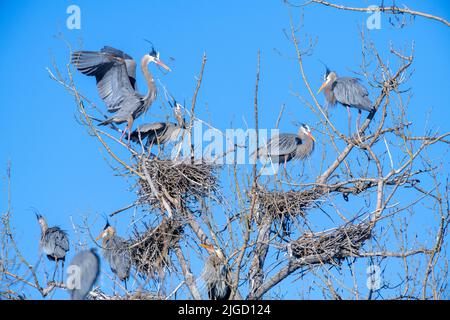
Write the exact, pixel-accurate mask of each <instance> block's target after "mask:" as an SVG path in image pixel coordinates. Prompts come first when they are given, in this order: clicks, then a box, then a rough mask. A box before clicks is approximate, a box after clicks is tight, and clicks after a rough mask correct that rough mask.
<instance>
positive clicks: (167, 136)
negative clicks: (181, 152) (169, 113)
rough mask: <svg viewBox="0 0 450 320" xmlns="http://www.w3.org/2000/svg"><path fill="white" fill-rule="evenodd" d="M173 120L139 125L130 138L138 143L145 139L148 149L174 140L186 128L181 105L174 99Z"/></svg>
mask: <svg viewBox="0 0 450 320" xmlns="http://www.w3.org/2000/svg"><path fill="white" fill-rule="evenodd" d="M171 106H172V108H173V113H174V116H175V119H177V123H175V122H153V123H146V124H143V125H141V126H139V127H138V128H137V129H136V130H134V131H133V132H132V133H131V140H132V141H134V142H136V143H139V142H140V141H142V142H143V141H144V140H145V139H147V142H146V145H147V146H148V148H149V149H150V148H151V147H152V146H153V145H164V144H165V143H167V142H173V141H176V140H177V139H178V138H179V137H180V134H181V133H182V131H183V130H185V129H186V124H185V120H184V118H183V115H182V111H181V106H180V104H179V103H177V102H176V101H175V102H174V104H173V105H172V104H171Z"/></svg>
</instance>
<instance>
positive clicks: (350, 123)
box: [347, 106, 352, 137]
mask: <svg viewBox="0 0 450 320" xmlns="http://www.w3.org/2000/svg"><path fill="white" fill-rule="evenodd" d="M347 114H348V136H349V137H351V136H352V114H351V112H350V107H349V106H347Z"/></svg>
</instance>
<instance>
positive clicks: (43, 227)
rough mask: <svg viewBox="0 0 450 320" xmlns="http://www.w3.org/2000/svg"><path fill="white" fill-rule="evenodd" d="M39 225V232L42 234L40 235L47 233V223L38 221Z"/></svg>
mask: <svg viewBox="0 0 450 320" xmlns="http://www.w3.org/2000/svg"><path fill="white" fill-rule="evenodd" d="M39 225H40V226H41V232H42V234H44V233H45V232H46V231H47V229H48V225H47V222H45V221H39Z"/></svg>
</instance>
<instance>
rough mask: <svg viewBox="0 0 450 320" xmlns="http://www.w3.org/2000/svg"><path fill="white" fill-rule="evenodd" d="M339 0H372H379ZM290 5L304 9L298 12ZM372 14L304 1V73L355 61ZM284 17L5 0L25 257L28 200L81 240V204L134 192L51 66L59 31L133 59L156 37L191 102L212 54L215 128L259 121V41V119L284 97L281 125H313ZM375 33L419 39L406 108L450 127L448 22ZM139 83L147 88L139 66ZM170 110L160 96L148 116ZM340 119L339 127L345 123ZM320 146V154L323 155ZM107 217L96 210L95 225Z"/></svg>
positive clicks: (181, 95) (31, 253) (267, 9)
mask: <svg viewBox="0 0 450 320" xmlns="http://www.w3.org/2000/svg"><path fill="white" fill-rule="evenodd" d="M339 2H345V3H353V4H355V3H357V4H359V5H369V4H372V3H375V2H376V1H372V2H366V1H362V2H361V1H339ZM402 2H404V3H405V4H407V5H408V6H410V7H411V8H414V9H415V10H420V11H425V12H429V13H433V14H437V15H440V16H443V17H444V18H446V19H449V18H450V3H449V2H448V1H406V0H405V1H402ZM361 3H362V4H361ZM70 4H76V5H78V6H79V7H80V8H81V30H68V29H67V28H66V19H67V17H68V15H67V14H66V8H67V7H68V5H70ZM294 13H295V17H296V18H298V12H297V11H295V12H294ZM367 16H368V15H367V14H364V13H353V12H337V11H336V10H332V9H328V8H325V7H319V6H311V7H308V8H306V9H305V16H304V18H305V19H304V29H303V31H302V34H306V33H307V34H309V35H311V36H313V37H317V40H318V43H317V46H316V48H315V51H314V54H313V55H312V56H309V57H306V58H305V68H306V72H307V74H308V76H309V79H310V81H311V83H312V84H313V85H314V87H315V88H318V87H319V86H320V84H321V79H322V75H323V67H322V65H321V63H320V61H319V60H322V61H325V62H326V63H327V64H328V65H329V66H330V67H332V68H333V69H335V70H336V71H337V72H338V73H340V74H349V73H350V72H351V70H358V66H359V63H360V61H361V50H360V48H361V42H360V39H359V37H358V28H359V25H361V24H363V23H365V20H366V18H367ZM287 28H289V15H288V10H287V8H286V7H285V6H284V5H283V3H282V1H256V0H253V1H234V0H233V1H206V0H204V1H200V0H199V1H182V0H178V1H128V2H124V1H81V0H78V1H21V2H17V1H2V3H1V4H0V33H1V40H0V41H1V42H2V45H1V48H2V49H1V51H0V66H1V68H0V70H1V71H2V76H1V80H0V81H1V82H0V97H1V104H2V105H1V107H0V119H2V125H1V128H0V136H1V137H2V142H1V144H0V177H1V178H2V179H1V180H0V210H1V211H2V212H3V210H5V209H6V199H7V197H6V190H7V189H6V181H5V179H4V177H5V174H4V173H5V171H6V166H7V162H8V161H11V163H12V204H13V210H14V219H13V226H14V228H15V230H16V236H17V239H18V242H19V244H20V247H21V249H22V250H23V253H24V254H25V256H26V257H27V258H29V260H30V261H31V262H33V263H34V262H35V261H36V260H37V257H38V255H37V252H38V239H39V227H38V224H37V222H36V220H35V218H34V215H33V213H32V211H30V208H31V207H35V208H37V209H39V210H40V211H41V213H42V214H44V215H45V216H46V217H47V219H48V221H49V224H50V225H60V226H61V227H63V228H64V229H66V230H68V232H69V235H70V236H71V238H72V239H73V238H74V234H73V230H72V227H71V223H70V220H69V217H74V219H75V220H77V219H78V221H80V217H81V216H83V215H92V216H95V215H101V214H108V213H109V212H111V211H114V210H116V209H117V208H120V207H122V206H124V205H127V204H129V203H131V202H132V201H133V199H134V194H133V192H131V191H129V189H130V182H129V181H126V180H125V179H123V178H121V177H116V176H114V175H113V174H112V173H113V171H112V169H111V168H110V167H109V166H108V164H107V162H105V160H104V158H103V156H105V152H104V151H103V150H101V147H100V145H99V143H98V142H97V141H96V140H95V139H93V138H91V137H89V136H88V135H87V132H86V130H85V129H84V128H83V127H82V126H80V125H79V124H78V123H77V122H76V121H75V117H74V115H75V112H76V109H75V105H74V102H73V99H72V97H71V96H70V95H69V94H68V93H67V92H66V91H64V90H63V89H62V87H61V86H59V85H58V84H56V83H55V82H54V81H52V80H51V79H50V78H49V76H48V74H47V72H46V70H45V68H46V67H51V63H52V58H54V59H55V60H56V62H57V63H58V65H59V66H63V64H64V63H66V62H68V60H69V56H68V51H67V48H66V46H65V44H64V43H63V41H61V40H60V39H58V37H56V36H57V34H58V33H62V34H63V35H64V37H65V39H66V40H68V41H69V42H71V43H72V45H73V47H74V48H79V45H78V43H79V41H80V40H82V42H83V49H86V50H98V49H100V48H101V47H102V46H103V45H111V46H114V47H117V48H120V49H122V50H124V51H126V52H127V53H129V54H130V55H132V56H133V57H134V58H136V59H138V58H140V57H141V56H142V55H143V54H144V53H146V52H148V50H149V45H148V43H146V42H144V41H143V39H144V38H146V39H150V40H151V41H152V42H153V43H154V44H155V46H156V47H157V49H158V50H159V51H160V52H161V59H162V60H164V61H165V62H166V63H167V64H169V65H170V67H171V68H172V70H173V71H172V72H171V73H170V74H167V75H163V74H162V73H161V72H160V71H157V70H155V69H154V68H153V69H152V71H153V72H154V73H155V75H156V76H157V77H159V78H160V79H161V81H162V82H163V83H164V84H165V85H166V86H167V88H169V90H170V91H171V92H172V93H173V94H174V95H175V96H176V97H177V98H178V99H179V100H183V99H186V101H190V99H191V97H192V94H193V91H194V88H195V81H196V80H195V76H196V75H197V74H198V72H199V69H200V64H201V57H202V54H203V52H206V53H207V57H208V62H207V65H206V70H205V75H204V80H203V85H202V89H201V93H200V96H199V98H198V103H197V116H198V117H199V118H203V119H205V120H209V121H211V123H212V124H213V125H214V126H216V127H218V128H219V129H226V128H228V127H229V126H230V123H231V122H232V123H233V126H235V127H240V126H243V125H244V123H243V121H242V119H243V118H245V119H246V121H248V122H250V123H253V120H252V112H253V109H252V106H253V94H254V81H255V69H256V54H257V51H258V49H260V50H261V86H260V97H259V101H260V126H261V127H267V128H270V127H272V126H273V125H274V122H275V120H274V117H275V115H276V114H278V111H279V107H280V105H281V104H283V103H285V104H286V113H285V118H283V121H282V123H281V127H280V128H281V129H282V130H284V131H293V130H295V128H294V126H293V124H292V123H291V121H290V120H289V119H288V117H290V116H292V117H295V119H296V120H299V121H300V120H301V121H303V122H307V123H311V124H314V122H315V119H314V118H313V115H312V114H311V112H310V111H309V109H308V108H306V107H305V106H303V105H301V104H300V102H299V101H298V100H297V99H296V98H295V97H293V96H292V93H291V92H292V91H298V92H300V93H301V94H303V95H304V96H307V92H306V90H305V88H304V85H303V84H302V83H301V82H300V78H299V74H298V72H297V63H296V61H295V60H294V59H293V57H294V54H295V52H294V50H293V47H292V44H291V43H290V42H289V41H288V40H287V39H286V38H285V36H284V34H283V29H287ZM371 37H372V39H373V40H374V41H375V43H376V44H377V45H378V48H379V50H380V51H381V52H382V53H383V54H384V55H385V56H387V49H388V46H389V41H392V42H393V43H394V44H395V45H397V46H400V47H402V46H404V47H408V45H409V43H410V41H411V40H414V42H415V62H414V69H415V72H414V75H413V78H412V79H411V81H410V83H409V84H410V86H411V87H412V88H413V101H412V102H411V111H410V112H411V115H410V118H411V120H412V121H413V122H414V125H415V130H417V131H416V132H417V133H418V134H420V133H422V132H423V131H424V129H425V125H426V123H425V122H426V121H427V120H428V121H429V123H428V125H429V126H430V127H432V128H440V130H441V131H442V132H444V131H449V129H450V125H449V118H450V112H449V104H448V88H449V81H448V74H449V71H450V68H449V67H450V60H449V54H450V43H449V30H448V28H447V27H445V26H444V25H443V24H441V23H438V22H433V21H430V20H426V19H423V18H416V19H415V21H414V22H413V23H412V24H410V25H409V26H408V27H406V28H405V29H400V30H399V29H394V28H393V27H392V26H390V25H389V24H388V21H387V18H386V17H384V16H382V28H381V30H374V31H372V32H371ZM274 49H276V50H274ZM278 52H281V53H282V55H280V54H279V53H278ZM169 57H172V58H174V60H172V59H170V58H169ZM76 81H77V84H78V85H79V86H80V87H82V91H83V92H84V93H85V94H86V95H88V96H89V97H90V98H92V99H94V100H95V101H96V102H97V104H98V105H100V106H103V104H102V103H101V101H100V99H99V97H98V94H97V91H96V88H95V85H94V81H93V79H90V78H87V77H84V76H80V75H76ZM138 84H139V87H140V89H141V90H142V91H143V90H144V88H145V83H144V81H143V79H142V75H141V74H140V71H138ZM375 94H376V92H374V91H373V90H371V96H372V97H374V96H375ZM320 99H321V101H322V99H323V97H322V96H321V97H320ZM207 108H208V109H207ZM431 108H432V109H433V114H432V115H431V116H430V117H429V118H428V119H427V118H426V117H425V115H426V113H427V111H429V110H430V109H431ZM162 115H163V112H162V111H161V110H159V109H158V105H156V106H154V107H153V108H152V110H151V111H150V112H149V113H148V114H147V115H146V117H145V118H144V119H142V121H145V120H150V119H152V118H153V117H157V116H158V117H162ZM334 116H336V118H335V120H336V121H339V119H342V120H343V119H345V117H346V113H345V110H343V109H338V111H335V112H334ZM343 121H344V120H343ZM343 123H344V125H342V126H341V129H342V131H343V132H346V131H345V130H346V122H345V121H344V122H343ZM319 139H320V136H319ZM320 151H321V150H319V151H318V152H316V153H315V155H314V156H313V158H312V159H311V162H312V163H313V162H314V161H320V157H321V152H320ZM314 157H317V158H314ZM316 169H317V168H316ZM447 170H448V169H447ZM316 173H318V172H316ZM123 217H129V214H128V213H127V214H124V215H123ZM124 219H125V218H124ZM102 224H103V222H102V221H101V219H100V221H99V222H98V223H97V225H96V226H97V228H98V229H100V228H101V227H102V226H101V225H102ZM120 232H121V233H126V232H127V228H126V226H121V228H120ZM72 247H73V246H72ZM73 253H74V251H73V250H72V251H71V253H70V257H71V256H72V254H73ZM69 259H70V258H69ZM46 263H47V262H46ZM63 297H64V295H63ZM292 297H295V295H293V296H292Z"/></svg>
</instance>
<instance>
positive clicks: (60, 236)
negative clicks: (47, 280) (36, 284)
mask: <svg viewBox="0 0 450 320" xmlns="http://www.w3.org/2000/svg"><path fill="white" fill-rule="evenodd" d="M35 214H36V218H37V220H38V222H39V225H40V226H41V240H40V247H41V249H42V250H43V251H44V253H45V254H46V255H47V258H48V259H49V260H51V261H55V262H56V266H55V271H54V272H53V280H54V279H55V274H56V270H57V269H58V262H59V261H61V264H62V270H63V272H64V261H65V259H66V252H67V251H69V237H68V236H67V233H66V232H64V231H63V230H61V228H59V227H51V228H49V227H48V225H47V221H46V220H45V218H44V217H43V216H42V215H40V214H39V213H37V212H36V213H35Z"/></svg>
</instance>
